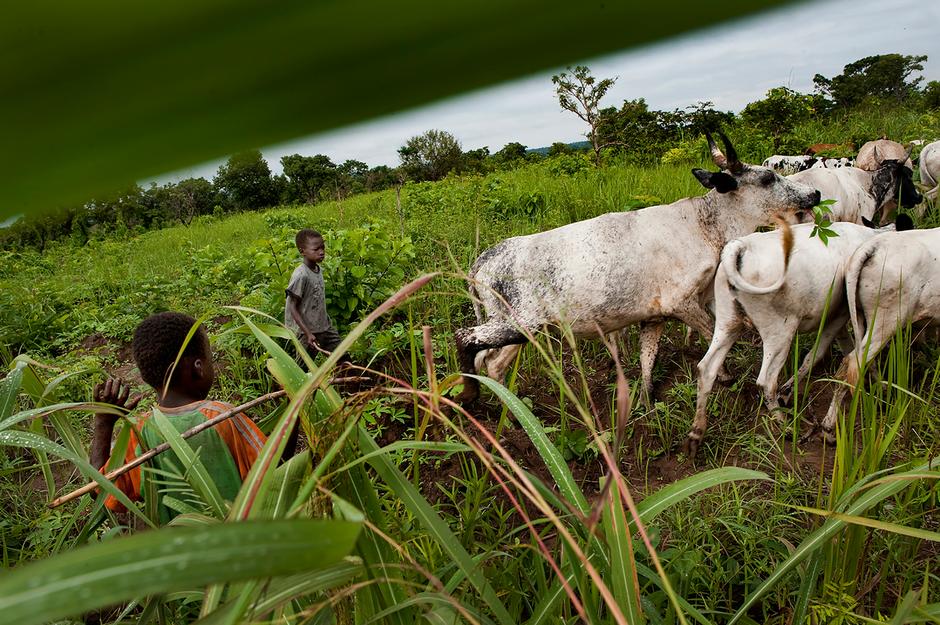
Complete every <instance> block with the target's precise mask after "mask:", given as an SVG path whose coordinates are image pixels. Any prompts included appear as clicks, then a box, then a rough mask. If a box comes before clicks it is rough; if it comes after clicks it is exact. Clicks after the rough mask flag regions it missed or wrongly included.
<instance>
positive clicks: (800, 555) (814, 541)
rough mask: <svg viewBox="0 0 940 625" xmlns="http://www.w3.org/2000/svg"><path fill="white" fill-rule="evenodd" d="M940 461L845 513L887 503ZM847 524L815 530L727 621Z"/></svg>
mask: <svg viewBox="0 0 940 625" xmlns="http://www.w3.org/2000/svg"><path fill="white" fill-rule="evenodd" d="M938 461H940V458H934V459H933V460H931V461H930V462H926V463H923V464H921V465H919V466H918V467H916V468H914V469H912V470H911V471H910V472H904V473H899V474H897V475H898V476H904V475H908V474H910V475H909V479H908V480H901V481H893V482H887V483H882V484H879V485H878V486H875V487H872V488H869V489H867V490H865V491H862V492H861V494H859V496H858V498H857V499H855V500H854V501H852V502H850V503H848V504H847V505H846V506H845V511H844V514H847V515H859V514H861V513H862V512H865V511H866V510H868V509H870V508H872V507H873V506H876V505H877V504H879V503H880V502H882V501H884V500H885V499H887V498H888V497H891V496H892V495H895V494H897V493H899V492H900V491H902V490H903V489H904V488H905V487H906V486H908V485H909V484H910V482H911V481H913V480H916V479H919V478H918V477H916V476H917V475H919V474H920V473H921V472H923V471H925V470H926V469H929V468H930V467H932V466H934V465H936V464H937V462H938ZM845 526H846V522H845V521H843V520H840V519H834V518H830V519H827V520H826V522H825V523H823V524H822V526H820V527H819V528H817V529H816V530H815V531H813V532H812V533H810V535H809V536H807V537H806V538H805V539H804V540H803V542H802V543H800V545H799V546H798V547H797V548H796V551H795V552H794V553H793V554H792V555H791V556H790V557H789V558H787V559H786V560H784V561H783V562H781V563H780V564H779V565H778V566H777V568H776V569H774V571H773V572H772V573H771V574H770V577H768V578H767V579H766V580H764V582H763V583H761V585H760V586H758V587H757V589H756V590H754V592H752V593H751V594H750V595H749V596H748V597H747V599H745V601H744V603H743V604H742V605H741V607H740V608H738V611H737V612H735V613H734V616H733V617H732V618H731V620H730V621H728V625H733V624H734V623H736V622H737V621H738V620H739V619H741V618H742V617H743V616H744V615H745V614H746V613H747V611H748V610H749V609H750V608H751V607H752V606H753V605H754V604H755V603H756V602H757V600H758V599H760V598H761V597H763V596H764V594H766V593H767V591H769V590H770V589H771V588H773V587H774V586H775V585H776V584H777V583H778V582H779V581H780V580H781V579H782V578H783V577H784V576H785V575H786V574H787V573H789V572H790V571H792V570H793V569H794V568H795V567H796V566H797V565H798V564H799V563H800V562H802V561H803V560H804V559H805V558H806V557H807V556H809V555H811V554H812V553H814V552H816V551H817V550H819V549H821V548H822V547H824V546H825V545H827V544H828V543H829V540H830V539H831V538H832V537H833V536H835V535H836V534H837V533H838V532H839V531H841V530H842V529H844V528H845Z"/></svg>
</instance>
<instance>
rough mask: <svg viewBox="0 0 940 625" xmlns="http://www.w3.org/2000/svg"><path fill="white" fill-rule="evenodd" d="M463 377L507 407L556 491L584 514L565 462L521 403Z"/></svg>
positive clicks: (498, 388) (492, 385)
mask: <svg viewBox="0 0 940 625" xmlns="http://www.w3.org/2000/svg"><path fill="white" fill-rule="evenodd" d="M464 375H467V376H469V377H471V378H475V379H477V380H479V381H480V382H482V383H483V384H484V385H486V386H487V387H488V388H489V389H490V390H491V391H493V393H494V394H495V395H496V396H497V397H499V399H500V401H502V402H503V403H504V404H505V405H506V406H508V407H509V410H510V411H512V414H513V415H514V416H515V417H516V419H517V420H518V421H519V424H520V425H521V426H522V428H523V429H524V430H525V433H526V434H527V435H528V436H529V438H530V439H531V440H532V444H533V445H535V448H536V449H537V450H538V452H539V455H540V456H542V460H543V461H544V462H545V466H547V467H548V471H549V473H551V475H552V478H554V480H555V483H556V484H557V485H558V490H559V492H561V494H562V496H564V497H565V499H567V500H568V501H569V502H570V503H571V504H572V505H574V506H575V508H577V509H578V510H579V511H580V512H581V513H582V514H588V513H589V512H590V506H589V505H588V502H587V499H585V497H584V493H583V492H581V489H580V488H578V485H577V483H576V482H575V480H574V476H573V475H572V474H571V470H570V469H569V468H568V463H567V462H565V459H564V458H563V457H562V455H561V453H560V452H559V451H558V448H557V447H555V445H554V444H552V442H551V440H549V438H548V435H547V434H546V433H545V429H544V428H543V427H542V423H541V422H540V421H539V420H538V418H536V416H535V415H533V414H532V411H531V410H529V407H528V406H526V405H525V404H524V403H522V400H521V399H519V398H518V397H516V396H515V395H514V394H512V393H511V392H510V391H509V389H507V388H506V387H505V386H503V385H502V384H500V383H499V382H497V381H496V380H494V379H492V378H488V377H485V376H480V375H472V374H464Z"/></svg>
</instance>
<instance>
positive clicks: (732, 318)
mask: <svg viewBox="0 0 940 625" xmlns="http://www.w3.org/2000/svg"><path fill="white" fill-rule="evenodd" d="M718 288H719V287H718V286H716V291H718ZM715 308H716V310H715V333H714V335H713V336H712V341H711V344H710V345H709V346H708V351H707V352H706V353H705V356H704V357H703V358H702V360H701V361H700V362H699V363H698V397H697V398H696V401H695V420H694V421H693V422H692V429H691V430H690V431H689V434H688V436H687V437H686V441H685V451H686V453H687V454H688V455H689V456H695V454H696V452H697V451H698V448H699V445H700V444H701V442H702V439H703V438H704V437H705V429H706V428H707V427H708V410H707V409H708V396H709V394H710V393H711V390H712V387H713V386H714V384H715V378H716V377H717V376H718V372H719V370H721V369H722V368H723V365H724V361H725V358H726V357H727V356H728V351H729V350H730V349H731V347H732V346H733V345H734V343H735V341H737V340H738V338H739V337H740V336H741V332H742V330H743V328H744V326H743V324H742V323H741V317H740V315H739V314H738V310H737V308H736V305H735V303H734V301H733V300H732V299H731V295H730V293H728V294H727V297H726V298H718V302H717V303H716V306H715Z"/></svg>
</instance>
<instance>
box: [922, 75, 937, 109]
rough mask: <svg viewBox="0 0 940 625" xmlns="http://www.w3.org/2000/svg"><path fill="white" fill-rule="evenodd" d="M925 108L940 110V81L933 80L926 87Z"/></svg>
mask: <svg viewBox="0 0 940 625" xmlns="http://www.w3.org/2000/svg"><path fill="white" fill-rule="evenodd" d="M924 106H925V107H926V108H928V109H940V80H931V81H930V82H928V83H927V86H926V87H924Z"/></svg>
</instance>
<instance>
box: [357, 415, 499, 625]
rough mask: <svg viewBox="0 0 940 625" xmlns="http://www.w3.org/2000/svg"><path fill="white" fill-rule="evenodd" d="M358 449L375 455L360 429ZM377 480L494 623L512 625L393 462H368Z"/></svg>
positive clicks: (377, 457)
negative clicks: (434, 544) (455, 568)
mask: <svg viewBox="0 0 940 625" xmlns="http://www.w3.org/2000/svg"><path fill="white" fill-rule="evenodd" d="M359 448H360V449H362V450H363V451H364V452H365V453H367V454H369V453H374V452H375V451H377V450H378V446H377V445H376V444H375V441H374V440H372V437H371V436H370V435H369V433H368V432H366V430H365V429H364V428H362V427H360V428H359ZM369 464H370V465H371V466H372V468H373V469H375V472H376V473H378V474H379V477H381V478H382V480H383V481H384V482H385V483H386V484H387V485H388V486H389V488H391V489H392V490H393V491H394V492H395V494H396V495H397V496H398V497H399V498H401V500H402V502H403V503H404V505H405V506H406V507H407V508H408V510H409V511H410V512H411V513H412V514H414V515H415V518H416V519H417V520H418V521H419V522H420V523H421V525H423V526H424V528H425V529H426V530H428V532H429V533H430V534H431V536H433V537H434V539H435V540H436V541H437V543H438V544H439V545H440V546H441V549H443V550H444V552H445V553H447V555H448V556H449V557H450V558H452V559H453V560H454V561H455V562H456V564H457V566H458V567H459V568H460V569H461V571H462V572H463V574H464V575H466V576H467V579H468V580H469V581H470V583H471V584H472V585H473V587H474V588H475V589H476V590H477V592H478V593H480V596H481V597H482V598H483V600H484V601H485V602H486V605H487V607H488V608H489V610H490V612H492V614H493V615H494V616H495V617H496V620H497V621H498V622H499V623H501V624H502V625H511V624H512V623H513V619H512V617H511V616H510V615H509V612H507V611H506V607H505V606H504V605H503V603H502V601H500V599H499V596H498V595H497V594H496V591H495V590H494V589H493V587H492V586H491V585H490V583H489V581H488V580H487V579H486V577H484V576H483V573H482V572H481V571H480V569H479V568H477V566H476V564H475V563H474V562H473V559H472V558H471V557H470V554H469V553H467V550H466V549H464V547H463V545H461V544H460V541H458V540H457V537H456V536H454V534H453V533H452V532H451V531H450V528H449V527H448V526H447V523H446V522H444V520H443V519H441V517H440V516H438V514H437V512H435V511H434V508H432V507H431V504H429V503H428V502H427V500H426V499H425V498H424V497H422V496H421V493H420V492H418V489H416V488H415V487H414V485H413V484H412V483H411V481H410V480H408V478H406V477H405V476H404V475H403V474H402V473H401V472H400V471H399V470H398V469H397V468H396V467H395V465H394V464H392V462H391V461H390V460H389V459H388V458H387V457H386V456H384V455H375V457H374V458H373V459H372V460H371V461H370V462H369Z"/></svg>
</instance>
